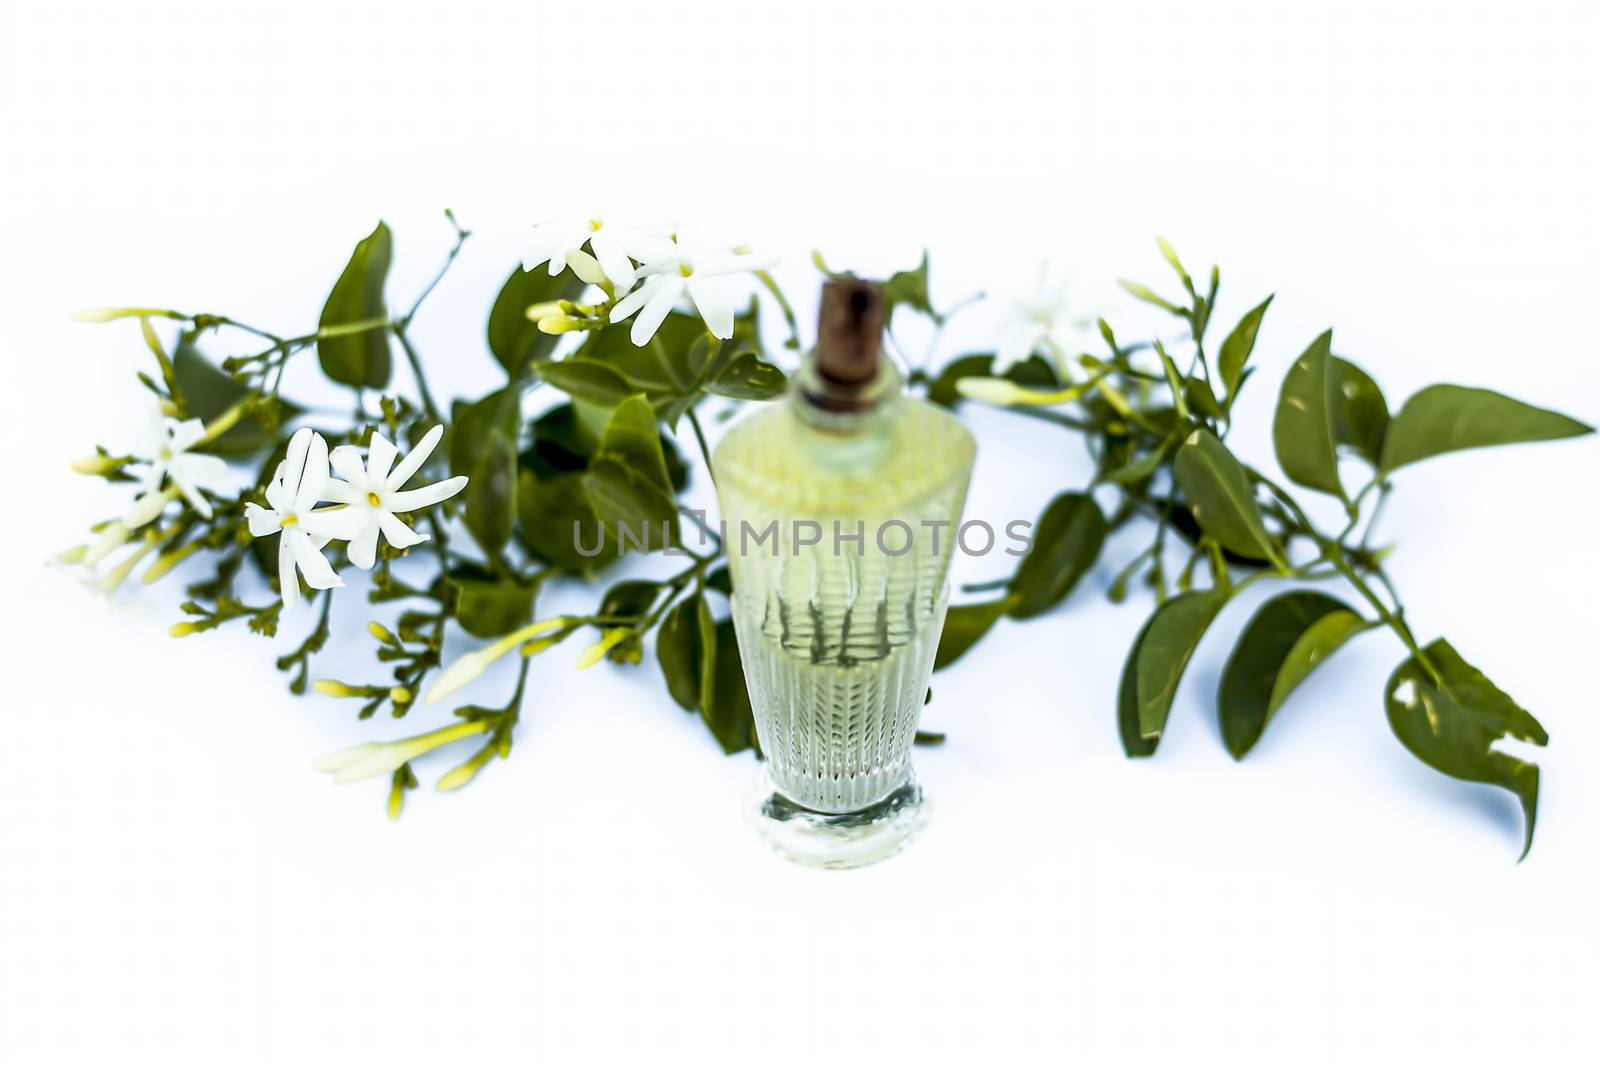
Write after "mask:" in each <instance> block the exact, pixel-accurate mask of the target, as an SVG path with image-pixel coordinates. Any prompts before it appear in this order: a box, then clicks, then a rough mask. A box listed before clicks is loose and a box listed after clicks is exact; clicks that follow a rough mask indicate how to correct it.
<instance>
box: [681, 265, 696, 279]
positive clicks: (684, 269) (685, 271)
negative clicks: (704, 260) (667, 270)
mask: <svg viewBox="0 0 1600 1067" xmlns="http://www.w3.org/2000/svg"><path fill="white" fill-rule="evenodd" d="M678 273H679V274H681V275H683V276H684V277H685V278H688V277H690V276H691V275H693V274H694V267H693V265H691V264H688V263H679V264H678Z"/></svg>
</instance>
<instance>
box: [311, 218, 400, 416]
mask: <svg viewBox="0 0 1600 1067" xmlns="http://www.w3.org/2000/svg"><path fill="white" fill-rule="evenodd" d="M391 251H392V241H391V239H390V236H389V227H388V226H387V225H385V224H384V223H382V222H380V223H378V228H377V229H375V230H373V231H372V232H371V233H370V234H368V235H367V236H366V237H364V238H362V240H361V242H360V243H359V244H357V245H356V250H355V251H354V252H353V253H351V255H350V262H349V263H348V264H347V265H346V266H345V268H344V273H343V274H341V275H339V280H338V281H336V282H334V283H333V291H332V292H330V293H329V294H328V302H327V303H326V304H324V305H322V317H321V318H320V319H319V320H317V326H318V328H319V329H326V328H327V327H329V326H343V325H348V324H350V323H356V322H362V321H364V320H367V319H381V318H383V317H384V316H385V315H386V314H387V311H386V310H385V309H384V304H383V283H384V281H385V279H386V278H387V277H388V275H389V257H390V253H391ZM317 359H318V360H319V361H320V362H321V364H322V373H324V374H326V375H327V376H328V377H329V378H331V379H333V380H334V381H336V382H338V383H339V384H341V385H348V386H350V387H351V388H352V389H382V388H383V387H384V386H386V385H388V384H389V371H390V364H389V331H388V329H386V328H383V329H372V330H364V331H362V332H360V333H351V334H343V335H340V336H338V337H328V338H324V339H323V340H321V341H318V342H317Z"/></svg>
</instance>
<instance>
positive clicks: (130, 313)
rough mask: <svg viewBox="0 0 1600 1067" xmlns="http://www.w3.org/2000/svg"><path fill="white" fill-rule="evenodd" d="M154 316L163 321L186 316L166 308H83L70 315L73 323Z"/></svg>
mask: <svg viewBox="0 0 1600 1067" xmlns="http://www.w3.org/2000/svg"><path fill="white" fill-rule="evenodd" d="M149 315H155V316H158V317H160V318H163V319H181V318H186V317H187V316H185V315H181V314H179V313H178V312H176V311H169V310H167V309H166V308H84V309H83V310H82V311H74V312H73V313H72V321H73V322H115V321H116V320H117V319H131V318H135V317H138V318H144V317H146V316H149Z"/></svg>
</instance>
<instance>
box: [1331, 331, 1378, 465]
mask: <svg viewBox="0 0 1600 1067" xmlns="http://www.w3.org/2000/svg"><path fill="white" fill-rule="evenodd" d="M1328 373H1329V374H1330V375H1332V377H1333V398H1334V399H1333V440H1334V443H1335V444H1338V445H1341V446H1343V447H1345V448H1350V449H1354V450H1355V451H1356V453H1357V454H1358V455H1360V456H1361V457H1362V458H1363V459H1365V460H1366V461H1367V462H1368V463H1371V464H1372V465H1373V466H1374V467H1376V466H1377V465H1378V462H1379V459H1380V458H1381V456H1382V454H1383V438H1384V434H1385V433H1386V432H1387V431H1388V429H1389V405H1388V403H1387V402H1386V401H1385V400H1384V399H1383V390H1382V389H1379V388H1378V383H1377V382H1375V381H1373V380H1372V378H1371V377H1370V376H1369V375H1368V374H1367V372H1366V371H1364V370H1362V369H1361V368H1360V367H1358V366H1356V365H1355V364H1354V363H1351V362H1350V361H1349V360H1345V359H1340V358H1339V357H1338V356H1334V357H1333V359H1332V360H1331V361H1330V362H1329V364H1328Z"/></svg>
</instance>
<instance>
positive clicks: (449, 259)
mask: <svg viewBox="0 0 1600 1067" xmlns="http://www.w3.org/2000/svg"><path fill="white" fill-rule="evenodd" d="M444 217H445V218H447V219H449V220H450V225H452V226H454V227H455V229H456V243H455V245H454V246H453V247H451V249H450V252H449V254H448V255H446V256H445V257H444V264H443V265H442V266H440V268H439V271H438V273H437V274H435V275H434V276H433V280H432V281H430V282H428V284H427V285H426V286H424V287H423V289H422V292H420V293H418V294H417V298H416V300H414V301H412V303H411V310H410V311H408V312H406V314H405V317H404V318H403V319H401V320H400V322H399V324H398V325H399V327H400V328H402V329H403V328H405V327H407V326H410V325H411V320H412V319H414V318H416V316H417V310H418V309H419V308H421V307H422V302H423V301H424V300H426V299H428V294H429V293H431V292H433V289H434V286H436V285H438V284H439V283H440V282H441V281H443V280H444V276H445V273H446V272H447V271H449V269H450V264H452V263H454V262H455V261H456V256H458V255H460V254H461V246H462V245H464V244H466V243H467V238H468V237H471V236H472V231H471V230H463V229H462V228H461V224H460V223H459V222H457V221H456V216H455V213H454V212H452V211H451V210H450V209H449V208H445V211H444Z"/></svg>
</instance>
